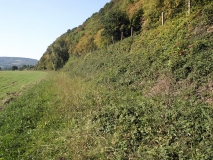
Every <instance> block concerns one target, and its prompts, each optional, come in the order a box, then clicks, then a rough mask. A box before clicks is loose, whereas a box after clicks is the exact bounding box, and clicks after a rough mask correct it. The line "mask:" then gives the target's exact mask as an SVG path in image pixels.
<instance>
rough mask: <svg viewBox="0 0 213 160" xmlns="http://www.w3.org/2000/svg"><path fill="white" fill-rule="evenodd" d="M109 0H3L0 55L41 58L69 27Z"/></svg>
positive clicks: (0, 0)
mask: <svg viewBox="0 0 213 160" xmlns="http://www.w3.org/2000/svg"><path fill="white" fill-rule="evenodd" d="M107 2H110V0H0V57H1V56H4V57H26V58H33V59H37V60H39V59H40V58H41V56H42V55H43V53H44V52H45V51H46V49H47V47H48V46H49V45H50V44H51V43H52V42H53V41H54V40H55V39H56V38H57V37H59V36H60V35H62V34H63V33H65V32H66V31H67V30H68V29H72V28H74V27H78V26H79V25H81V24H82V23H83V22H84V21H85V20H86V19H87V18H89V17H90V16H91V15H92V14H93V13H95V12H98V11H99V10H100V9H101V8H103V7H104V5H105V4H106V3H107Z"/></svg>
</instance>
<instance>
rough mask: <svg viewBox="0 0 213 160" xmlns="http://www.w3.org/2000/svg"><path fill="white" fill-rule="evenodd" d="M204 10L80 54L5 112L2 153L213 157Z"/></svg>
mask: <svg viewBox="0 0 213 160" xmlns="http://www.w3.org/2000/svg"><path fill="white" fill-rule="evenodd" d="M195 14H196V13H193V14H192V15H191V16H190V17H185V15H182V16H180V17H177V18H175V19H174V20H173V21H170V22H166V24H165V25H164V26H159V27H157V28H156V29H152V30H149V31H147V32H143V33H141V35H138V36H135V37H132V38H128V39H125V40H124V41H122V42H119V43H116V44H115V45H111V46H109V48H107V49H102V50H98V51H96V52H93V53H91V54H88V55H86V56H84V57H75V56H73V57H71V58H70V60H69V62H68V63H67V64H66V66H65V67H64V70H63V71H64V72H59V73H58V72H55V73H53V75H50V77H49V78H48V79H47V80H44V81H42V82H41V83H39V84H37V85H36V86H34V87H33V88H32V89H31V90H30V91H28V92H27V93H25V94H24V95H23V96H21V97H20V98H18V99H17V100H16V101H14V102H13V103H11V104H10V105H8V107H7V108H6V109H5V110H3V111H1V113H0V142H1V146H0V158H3V159H15V158H16V159H107V158H108V159H129V158H131V159H212V158H213V152H212V146H213V136H212V135H213V127H212V123H213V117H212V115H213V109H212V98H213V95H212V93H211V91H212V78H213V77H212V76H213V72H212V71H213V70H212V69H213V68H212V67H213V66H212V58H213V57H212V46H213V45H212V42H213V39H212V33H208V32H206V30H207V29H208V28H209V26H207V25H205V24H204V19H203V17H202V16H198V17H197V18H196V19H195V18H194V16H195ZM189 22H190V23H189Z"/></svg>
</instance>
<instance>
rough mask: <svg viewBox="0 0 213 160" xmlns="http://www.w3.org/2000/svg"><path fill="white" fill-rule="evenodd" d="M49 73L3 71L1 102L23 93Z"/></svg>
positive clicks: (1, 77) (0, 85)
mask: <svg viewBox="0 0 213 160" xmlns="http://www.w3.org/2000/svg"><path fill="white" fill-rule="evenodd" d="M46 74H47V73H46V72H42V71H21V72H20V71H1V72H0V102H1V103H5V101H7V99H8V101H9V99H12V98H15V97H17V96H19V95H21V94H22V93H23V92H24V91H25V90H26V89H28V88H29V87H31V86H33V85H34V84H36V83H37V82H38V81H39V80H41V79H42V78H43V77H44V76H45V75H46Z"/></svg>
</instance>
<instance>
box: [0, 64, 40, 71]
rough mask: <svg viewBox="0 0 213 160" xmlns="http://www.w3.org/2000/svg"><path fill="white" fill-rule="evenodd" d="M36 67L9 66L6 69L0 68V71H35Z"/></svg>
mask: <svg viewBox="0 0 213 160" xmlns="http://www.w3.org/2000/svg"><path fill="white" fill-rule="evenodd" d="M36 68H37V67H36V66H34V65H22V66H21V67H18V66H11V67H6V68H1V67H0V71H1V70H12V71H15V70H19V71H23V70H35V69H36Z"/></svg>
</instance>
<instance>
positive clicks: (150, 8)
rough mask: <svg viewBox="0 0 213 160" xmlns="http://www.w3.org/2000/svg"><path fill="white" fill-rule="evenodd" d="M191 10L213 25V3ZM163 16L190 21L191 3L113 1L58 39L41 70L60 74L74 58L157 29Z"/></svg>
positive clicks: (199, 1) (195, 3)
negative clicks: (56, 71)
mask: <svg viewBox="0 0 213 160" xmlns="http://www.w3.org/2000/svg"><path fill="white" fill-rule="evenodd" d="M190 6H191V7H190V12H191V14H192V15H194V16H195V14H196V13H197V15H196V16H202V18H203V20H204V21H205V23H206V25H209V24H210V23H211V22H212V9H211V7H212V2H211V0H190ZM162 12H164V19H165V21H171V20H172V19H173V18H175V17H178V16H182V17H185V18H186V17H189V15H187V14H189V13H188V12H189V1H188V0H175V1H170V0H112V1H111V2H110V3H107V4H106V5H105V6H104V7H103V8H101V9H100V11H99V12H97V13H94V14H93V15H92V16H91V17H90V18H88V19H87V20H86V21H85V22H84V23H83V24H82V25H80V26H78V27H76V28H73V29H71V30H68V31H67V32H66V33H64V34H63V35H61V36H60V37H58V38H57V39H56V40H55V41H54V42H53V43H52V44H51V45H50V46H49V47H48V48H47V50H46V52H45V53H44V55H43V56H42V57H41V59H40V61H39V65H38V69H48V70H52V69H54V70H57V69H59V68H61V67H63V66H64V64H65V63H66V62H67V61H68V59H69V57H70V55H73V54H75V55H85V54H87V53H90V52H92V51H95V50H97V49H101V48H103V47H106V46H107V45H110V44H112V43H116V42H118V41H120V40H121V39H124V38H127V37H129V36H131V35H132V34H133V35H138V34H143V33H145V32H146V31H147V30H151V29H154V28H156V27H158V26H160V25H161V22H162V20H161V15H162ZM191 17H192V16H191ZM194 18H196V17H194ZM161 32H163V30H162V31H161Z"/></svg>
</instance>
